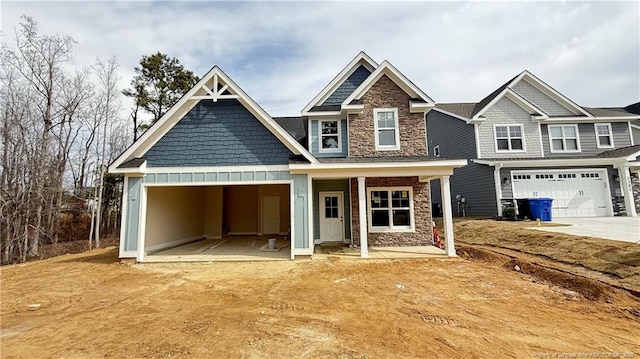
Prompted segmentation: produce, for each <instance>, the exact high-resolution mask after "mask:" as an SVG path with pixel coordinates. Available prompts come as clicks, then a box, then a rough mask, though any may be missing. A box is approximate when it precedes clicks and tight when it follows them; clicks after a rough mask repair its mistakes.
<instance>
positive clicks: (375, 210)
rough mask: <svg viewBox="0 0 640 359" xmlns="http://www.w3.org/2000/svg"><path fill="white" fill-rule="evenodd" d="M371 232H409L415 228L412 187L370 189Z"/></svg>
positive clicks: (368, 191)
mask: <svg viewBox="0 0 640 359" xmlns="http://www.w3.org/2000/svg"><path fill="white" fill-rule="evenodd" d="M367 194H368V196H367V197H368V199H369V204H370V205H369V231H371V232H407V231H413V230H414V228H415V225H414V222H415V221H414V217H413V189H412V188H411V187H394V188H369V189H368V190H367Z"/></svg>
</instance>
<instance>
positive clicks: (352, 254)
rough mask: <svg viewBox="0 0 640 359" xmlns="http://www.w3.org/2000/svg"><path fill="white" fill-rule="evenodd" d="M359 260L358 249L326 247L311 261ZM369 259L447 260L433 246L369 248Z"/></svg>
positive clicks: (445, 256)
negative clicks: (329, 259) (336, 258)
mask: <svg viewBox="0 0 640 359" xmlns="http://www.w3.org/2000/svg"><path fill="white" fill-rule="evenodd" d="M332 257H333V258H335V257H339V258H360V248H351V247H343V246H336V247H328V248H323V250H322V253H314V254H313V256H312V258H313V259H328V258H332ZM368 258H371V259H406V258H448V256H447V255H446V254H445V252H444V250H442V249H440V248H438V247H434V246H415V247H371V248H369V257H368Z"/></svg>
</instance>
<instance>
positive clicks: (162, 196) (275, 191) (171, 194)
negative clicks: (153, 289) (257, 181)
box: [144, 184, 291, 262]
mask: <svg viewBox="0 0 640 359" xmlns="http://www.w3.org/2000/svg"><path fill="white" fill-rule="evenodd" d="M290 227H291V212H290V190H289V185H288V184H273V185H233V186H158V187H155V186H150V187H148V188H147V207H146V219H145V229H144V252H145V262H153V261H210V260H265V259H290V258H291V242H290V239H291V236H290Z"/></svg>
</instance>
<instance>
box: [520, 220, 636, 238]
mask: <svg viewBox="0 0 640 359" xmlns="http://www.w3.org/2000/svg"><path fill="white" fill-rule="evenodd" d="M552 223H556V224H567V225H569V226H568V227H530V228H532V229H537V230H540V231H547V232H559V233H566V234H573V235H576V236H587V237H598V238H606V239H613V240H615V241H623V242H631V243H638V244H640V217H589V218H558V219H555V220H553V222H552Z"/></svg>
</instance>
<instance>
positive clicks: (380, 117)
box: [373, 108, 400, 151]
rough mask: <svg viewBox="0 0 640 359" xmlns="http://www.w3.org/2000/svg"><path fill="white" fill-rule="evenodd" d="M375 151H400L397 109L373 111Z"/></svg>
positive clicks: (377, 109)
mask: <svg viewBox="0 0 640 359" xmlns="http://www.w3.org/2000/svg"><path fill="white" fill-rule="evenodd" d="M373 117H374V124H375V131H376V150H378V151H393V150H399V149H400V134H399V130H398V109H397V108H376V109H375V110H373Z"/></svg>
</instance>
